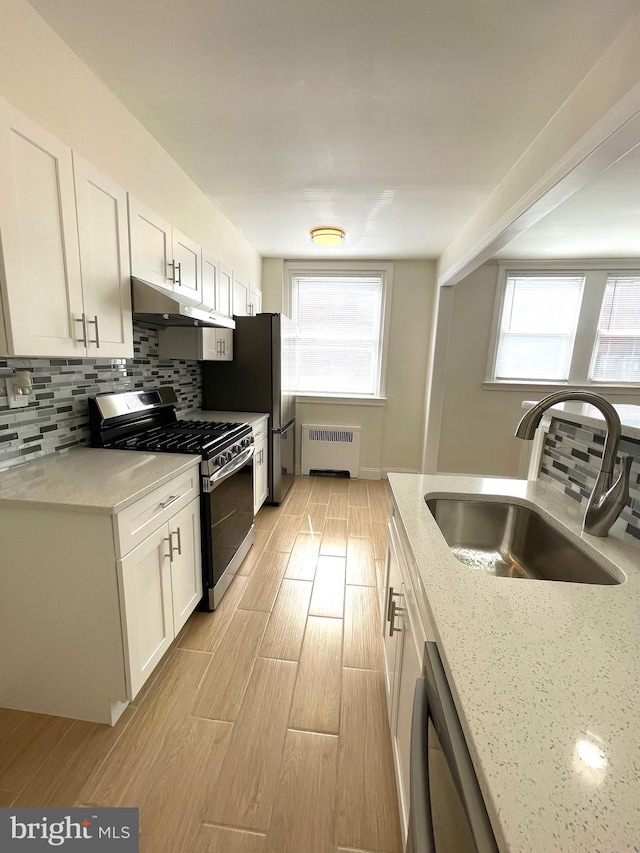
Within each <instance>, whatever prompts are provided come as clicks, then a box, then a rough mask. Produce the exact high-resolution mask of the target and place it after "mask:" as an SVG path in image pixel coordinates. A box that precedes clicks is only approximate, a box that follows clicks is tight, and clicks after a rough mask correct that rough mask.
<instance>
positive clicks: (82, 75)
mask: <svg viewBox="0 0 640 853" xmlns="http://www.w3.org/2000/svg"><path fill="white" fill-rule="evenodd" d="M0 44H1V45H2V49H1V50H0V96H1V97H4V98H6V100H8V101H10V102H11V103H13V104H14V106H16V107H17V108H18V109H19V110H21V111H22V112H23V113H25V114H26V115H28V116H29V117H30V118H32V119H33V120H34V121H36V122H37V123H38V124H40V125H41V126H42V127H44V128H46V129H47V130H48V131H49V132H50V133H52V134H53V135H54V136H56V137H58V139H60V140H61V141H62V142H64V143H65V144H66V145H68V146H69V147H71V148H73V149H74V150H76V151H78V152H79V153H80V154H82V155H83V156H84V157H85V158H86V159H87V160H88V161H89V162H90V163H93V165H94V166H96V167H97V168H98V169H100V170H101V171H102V172H104V173H105V174H107V175H108V176H109V177H110V178H112V179H113V180H114V181H116V182H118V183H119V184H120V185H121V186H122V187H123V188H124V189H126V190H128V191H129V192H131V193H132V194H133V195H135V196H137V197H138V198H139V199H140V201H142V202H143V203H144V204H146V205H147V206H148V207H150V208H152V209H153V210H155V211H156V212H157V213H159V214H160V215H161V216H163V217H165V218H166V219H168V220H169V221H170V222H172V223H173V224H175V225H176V226H177V227H178V228H179V229H180V230H182V231H184V232H185V233H186V234H188V235H189V236H190V237H192V238H193V239H194V240H196V241H197V242H199V243H202V244H203V245H206V246H208V247H209V248H210V249H211V251H212V252H214V253H215V255H216V256H217V257H219V258H220V260H221V261H223V262H224V263H225V264H227V265H228V266H230V267H232V268H233V269H234V270H235V271H236V272H237V273H238V275H239V276H240V277H242V278H245V279H249V280H250V281H251V282H252V283H253V284H254V285H257V286H259V285H260V275H261V259H260V256H259V255H258V253H257V252H256V251H255V250H254V249H253V247H252V246H251V245H250V244H249V243H248V242H247V241H246V240H245V239H244V237H242V235H241V234H240V233H239V232H238V231H237V230H236V229H235V228H234V227H233V226H232V225H231V224H230V223H229V221H228V220H227V219H226V218H225V217H224V216H223V215H222V214H221V213H220V211H219V210H218V209H217V208H216V207H215V206H214V205H213V204H212V203H211V202H210V201H209V200H208V199H207V197H206V196H205V195H204V193H203V192H202V191H201V190H200V189H198V187H197V186H196V185H195V184H194V183H193V181H192V180H191V179H190V178H189V177H188V176H187V175H186V173H185V172H184V171H183V170H182V169H181V168H180V167H179V166H178V164H177V163H176V162H175V161H174V160H173V159H172V158H171V157H170V156H169V155H168V154H167V152H166V151H165V150H164V149H163V148H162V146H161V145H160V144H159V143H158V142H156V140H155V139H154V138H153V137H152V136H151V135H150V134H149V133H148V132H147V131H146V130H145V129H144V127H143V126H142V125H141V124H140V123H139V122H138V120H137V119H135V118H134V117H133V116H132V114H131V113H130V112H129V111H128V110H127V109H126V108H125V107H124V106H123V104H121V103H120V101H118V100H117V99H116V98H115V96H114V95H113V94H112V93H111V92H110V91H109V90H108V89H107V88H106V87H105V86H104V85H103V84H102V83H101V82H100V81H99V80H98V78H97V77H96V76H95V75H94V74H93V72H92V71H90V69H89V68H88V67H87V66H86V65H85V64H84V63H82V62H81V61H80V59H79V58H78V57H77V56H76V54H74V53H73V52H72V51H71V50H70V48H69V47H67V45H66V44H65V43H64V42H63V41H62V40H61V39H60V38H59V37H58V36H57V35H56V33H55V32H54V31H53V30H52V29H51V28H50V27H49V25H48V24H47V23H45V21H44V20H43V19H42V18H41V17H40V16H39V15H38V14H37V13H36V12H35V11H34V10H33V8H32V7H31V6H30V5H29V4H28V3H27V2H26V0H2V10H1V13H0Z"/></svg>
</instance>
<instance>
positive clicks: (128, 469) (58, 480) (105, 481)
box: [0, 447, 200, 515]
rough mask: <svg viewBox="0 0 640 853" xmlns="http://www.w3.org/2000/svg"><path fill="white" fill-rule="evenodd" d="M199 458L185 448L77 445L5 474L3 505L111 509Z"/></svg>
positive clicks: (1, 478) (0, 489)
mask: <svg viewBox="0 0 640 853" xmlns="http://www.w3.org/2000/svg"><path fill="white" fill-rule="evenodd" d="M199 462H200V457H199V456H193V455H187V454H183V453H145V452H144V451H140V450H137V451H135V452H133V451H129V450H111V449H109V450H103V449H101V448H94V447H77V448H73V449H72V450H68V451H67V452H65V453H57V454H55V455H52V456H45V457H43V458H41V459H36V460H34V461H33V462H27V463H26V464H25V465H20V466H18V467H17V468H11V469H9V470H8V471H6V472H3V473H2V474H0V508H1V507H2V506H22V507H27V508H41V509H48V510H58V511H61V512H97V513H106V514H110V515H111V514H115V513H118V512H120V511H121V510H123V509H124V508H125V507H127V506H129V504H132V503H134V502H135V501H137V500H139V499H140V498H142V497H144V496H145V495H146V494H148V493H149V492H152V491H153V490H154V489H155V488H157V487H158V486H162V485H163V484H164V483H166V482H168V481H169V480H171V479H172V478H173V477H176V476H177V475H178V474H182V473H183V472H184V471H187V470H188V469H189V468H191V467H192V466H194V465H197V464H198V463H199Z"/></svg>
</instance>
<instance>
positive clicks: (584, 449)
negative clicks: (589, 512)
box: [538, 418, 640, 539]
mask: <svg viewBox="0 0 640 853" xmlns="http://www.w3.org/2000/svg"><path fill="white" fill-rule="evenodd" d="M604 438H605V431H604V430H599V429H593V428H591V427H587V426H584V425H583V424H576V423H573V422H571V421H563V420H559V419H557V418H553V419H552V421H551V428H550V430H549V433H548V434H547V436H546V438H545V444H544V450H543V453H542V459H541V461H540V471H539V474H538V477H539V479H540V480H543V481H544V482H546V483H551V485H552V486H555V487H556V488H557V489H560V490H561V491H563V492H564V493H565V494H566V495H568V496H569V497H570V498H572V499H573V500H575V501H578V503H582V504H584V505H585V508H586V503H587V501H588V499H589V496H590V494H591V491H592V489H593V486H594V484H595V481H596V477H597V475H598V471H599V470H600V462H601V461H602V448H603V445H604ZM619 452H620V454H624V455H628V456H632V457H633V463H632V466H631V484H630V489H629V491H630V497H629V502H628V504H627V506H626V507H625V508H624V509H623V510H622V513H621V515H620V518H619V519H618V520H617V521H616V522H615V524H614V526H613V527H614V529H615V530H620V531H621V532H623V531H624V532H626V533H628V534H629V535H630V536H633V537H634V538H635V539H640V442H638V441H634V440H632V439H622V441H621V442H620V450H619Z"/></svg>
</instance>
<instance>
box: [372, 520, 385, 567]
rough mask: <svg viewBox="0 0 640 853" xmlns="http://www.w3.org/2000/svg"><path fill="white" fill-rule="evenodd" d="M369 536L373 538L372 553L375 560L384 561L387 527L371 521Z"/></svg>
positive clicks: (379, 522)
mask: <svg viewBox="0 0 640 853" xmlns="http://www.w3.org/2000/svg"><path fill="white" fill-rule="evenodd" d="M371 534H372V538H373V553H374V554H375V558H376V560H386V559H387V538H388V536H389V532H388V529H387V525H386V524H383V523H382V522H381V521H373V522H372V523H371Z"/></svg>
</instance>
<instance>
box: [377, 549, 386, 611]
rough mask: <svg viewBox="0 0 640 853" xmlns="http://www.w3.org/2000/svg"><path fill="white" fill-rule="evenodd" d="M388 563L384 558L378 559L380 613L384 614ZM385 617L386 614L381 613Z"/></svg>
mask: <svg viewBox="0 0 640 853" xmlns="http://www.w3.org/2000/svg"><path fill="white" fill-rule="evenodd" d="M386 580H387V564H386V562H384V561H383V560H376V583H377V586H378V601H379V603H380V613H381V614H383V610H384V601H385V599H386V597H387V587H386ZM381 618H382V619H384V616H383V615H381Z"/></svg>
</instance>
